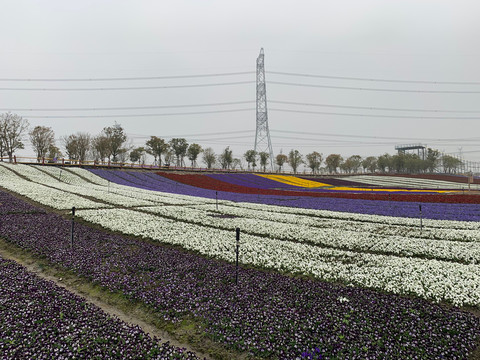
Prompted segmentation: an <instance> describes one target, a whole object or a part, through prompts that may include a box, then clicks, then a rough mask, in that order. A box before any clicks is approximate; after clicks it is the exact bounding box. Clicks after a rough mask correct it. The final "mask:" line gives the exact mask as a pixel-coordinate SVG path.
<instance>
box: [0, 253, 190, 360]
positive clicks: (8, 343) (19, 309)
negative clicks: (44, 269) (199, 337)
mask: <svg viewBox="0 0 480 360" xmlns="http://www.w3.org/2000/svg"><path fill="white" fill-rule="evenodd" d="M0 310H1V314H2V318H1V320H0V353H1V354H2V359H61V358H63V359H72V358H75V359H79V358H82V359H92V358H97V359H139V358H142V359H191V360H193V359H198V358H197V357H196V356H195V354H194V353H192V352H187V351H185V350H184V349H178V348H175V347H173V346H170V345H169V344H168V343H163V344H160V343H158V340H157V339H152V338H151V337H150V336H148V335H147V334H145V333H144V332H143V331H142V330H141V329H140V328H138V327H133V326H130V325H127V324H125V323H123V322H122V321H120V320H118V319H115V318H112V317H109V316H107V315H106V314H105V313H103V312H102V311H101V310H100V309H99V308H97V307H96V306H94V305H92V304H90V303H86V302H85V300H84V299H83V298H81V297H78V296H76V295H73V294H72V293H70V292H68V291H67V290H65V289H64V288H61V287H59V286H57V285H55V284H54V283H53V282H49V281H46V280H43V279H41V278H39V277H37V276H36V275H34V274H32V273H30V272H28V271H27V270H26V269H25V268H23V267H21V266H20V265H18V264H16V263H15V262H13V261H11V260H6V259H4V258H2V257H1V256H0Z"/></svg>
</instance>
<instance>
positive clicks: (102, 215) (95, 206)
mask: <svg viewBox="0 0 480 360" xmlns="http://www.w3.org/2000/svg"><path fill="white" fill-rule="evenodd" d="M162 175H164V174H163V173H162ZM218 175H226V176H225V178H223V180H219V179H218V177H219V176H218ZM218 175H211V176H209V177H208V179H203V178H201V176H203V175H198V176H199V177H200V178H197V180H198V183H196V182H195V181H194V180H193V178H192V177H189V178H188V181H186V180H185V179H184V178H182V179H181V180H182V181H175V178H176V177H180V176H182V177H183V176H186V175H176V174H168V176H167V175H165V176H160V175H158V174H152V173H148V172H135V171H119V170H117V171H115V170H100V169H92V170H91V171H88V170H85V169H73V168H72V169H63V170H62V171H60V169H59V168H56V167H47V166H45V167H41V166H28V165H9V164H0V187H2V188H5V189H7V190H9V191H10V192H12V193H16V194H18V195H22V196H24V197H26V198H28V199H31V200H33V201H34V202H35V203H38V204H41V205H43V206H46V207H39V206H36V205H32V204H29V203H26V202H25V201H23V200H20V199H19V198H18V197H14V196H12V195H10V194H7V193H6V192H0V237H2V238H5V239H8V241H10V242H12V243H15V244H16V245H18V246H20V247H22V248H25V249H28V250H30V251H32V252H33V253H35V254H38V255H41V256H43V257H46V258H47V259H48V260H49V261H50V262H51V263H53V264H57V265H59V266H62V267H64V268H67V269H70V270H72V271H74V272H76V273H77V274H79V275H82V276H84V277H85V278H87V279H90V280H91V281H92V282H95V283H98V284H100V285H101V286H103V287H105V288H107V289H110V290H112V291H120V292H122V293H123V294H125V296H126V297H127V298H129V299H132V300H133V301H141V302H142V303H144V304H146V305H148V306H151V307H152V308H153V309H155V311H157V312H158V314H160V316H161V317H162V319H163V321H166V322H173V323H178V322H180V321H184V319H186V318H193V319H195V320H196V321H197V324H201V325H199V326H201V327H202V329H203V330H202V331H203V332H204V333H205V336H206V337H208V339H210V340H213V341H215V342H217V343H219V344H222V345H223V346H225V347H226V348H228V349H232V350H235V351H239V352H247V353H249V354H250V355H251V356H254V357H257V358H274V359H275V358H278V359H297V358H299V359H302V358H315V359H316V358H322V359H323V358H348V359H366V358H370V359H378V358H382V359H395V358H404V359H406V358H415V357H416V358H426V359H432V358H435V359H436V358H446V359H466V358H467V357H468V354H469V353H470V352H471V351H472V350H473V348H474V347H475V346H476V345H477V344H478V339H479V336H480V319H479V318H478V317H477V316H475V315H473V314H472V313H469V312H466V311H462V310H460V309H459V308H457V307H458V306H469V307H472V308H474V309H479V308H480V224H479V223H478V220H479V218H480V204H479V202H478V201H477V198H476V197H475V196H473V197H468V199H464V202H463V203H462V202H460V203H456V202H453V201H452V200H448V201H445V202H435V201H429V202H421V203H419V202H412V201H407V199H417V200H418V199H422V198H418V196H420V195H418V194H416V195H411V194H408V195H406V196H413V197H407V198H404V199H403V200H401V201H394V200H391V201H385V200H365V199H362V198H355V197H353V196H352V197H351V198H348V197H329V196H321V197H319V196H309V195H310V194H311V191H309V190H305V191H302V190H301V191H292V190H290V189H289V188H288V187H289V186H297V187H298V185H291V184H285V187H283V190H272V189H271V188H270V187H268V188H267V185H265V186H264V188H262V184H265V183H264V182H263V181H268V182H271V181H274V180H271V179H265V178H262V177H259V176H255V177H256V178H257V179H254V178H250V176H248V175H247V174H244V175H241V176H239V177H238V178H233V175H237V174H232V175H227V174H218ZM238 175H240V174H238ZM227 176H228V178H230V180H229V182H228V181H225V180H227ZM251 176H253V175H251ZM204 177H207V176H204ZM209 179H211V180H212V181H210V180H209ZM220 182H221V183H223V184H224V185H222V186H223V188H219V189H216V190H215V189H210V188H208V186H211V185H212V184H218V183H220ZM234 182H237V184H234ZM242 182H243V183H244V185H241V184H242ZM254 182H256V183H257V184H258V185H257V187H253V186H252V184H254ZM247 183H248V184H250V186H247ZM270 184H271V183H270ZM270 184H269V185H268V186H270ZM207 185H208V186H207ZM229 186H230V188H231V189H234V190H240V189H243V188H247V189H249V190H247V191H248V192H246V193H243V192H238V191H227V188H228V187H229ZM279 188H282V187H281V186H280V187H279ZM262 190H263V191H265V193H263V192H262ZM255 191H257V192H255ZM270 191H274V193H269V192H270ZM275 191H278V193H276V192H275ZM61 194H63V197H62V195H61ZM322 194H323V193H322ZM396 196H400V195H396ZM421 196H434V198H429V200H433V199H436V198H439V197H441V196H443V197H453V198H457V197H460V195H442V194H435V195H431V194H430V195H421ZM217 199H218V202H217ZM419 204H422V227H421V228H420V219H419ZM309 205H310V206H309ZM72 206H75V207H76V209H77V212H76V214H77V216H78V217H79V218H81V219H83V220H84V223H82V224H80V223H78V224H76V233H75V239H74V248H73V249H72V248H71V246H70V240H69V231H70V221H69V220H68V219H66V218H64V217H63V216H62V215H61V214H55V213H53V212H51V211H50V210H49V208H51V209H58V210H60V211H64V213H66V214H67V213H68V211H67V212H65V210H69V209H71V207H72ZM89 224H95V225H97V226H98V225H100V226H101V227H102V228H104V229H105V230H108V231H105V230H100V229H98V228H94V227H92V226H90V225H89ZM236 227H239V228H240V229H241V237H240V254H239V261H240V263H241V267H240V270H239V283H238V285H236V284H235V282H234V278H235V266H234V265H233V263H234V260H235V252H234V249H235V231H234V230H235V228H236ZM109 231H115V232H116V234H115V235H114V234H112V233H111V232H109ZM121 234H124V235H121ZM131 236H134V237H131ZM145 240H147V241H145ZM165 245H174V247H171V246H165ZM7 267H8V266H7ZM265 270H267V271H265ZM292 275H296V276H293V277H292ZM2 286H3V285H2ZM112 331H115V330H112ZM119 336H120V335H119ZM0 344H1V341H0ZM148 346H150V345H148ZM142 351H143V350H142ZM148 351H150V350H148ZM159 351H160V350H159ZM162 351H163V350H162ZM175 351H176V350H175ZM183 355H185V354H183ZM183 355H182V356H183ZM185 356H186V355H185ZM172 358H174V357H172Z"/></svg>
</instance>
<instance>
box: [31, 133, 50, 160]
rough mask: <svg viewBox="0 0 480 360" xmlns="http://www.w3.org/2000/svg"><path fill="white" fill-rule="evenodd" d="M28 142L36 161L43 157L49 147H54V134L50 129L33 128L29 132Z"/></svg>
mask: <svg viewBox="0 0 480 360" xmlns="http://www.w3.org/2000/svg"><path fill="white" fill-rule="evenodd" d="M29 135H30V142H31V144H32V147H33V149H34V150H35V152H36V153H37V161H40V159H41V158H43V157H45V155H46V154H47V152H48V150H49V149H50V147H51V146H52V145H53V146H54V145H55V134H54V132H53V130H52V128H49V127H46V126H35V128H34V129H33V130H32V131H30V133H29Z"/></svg>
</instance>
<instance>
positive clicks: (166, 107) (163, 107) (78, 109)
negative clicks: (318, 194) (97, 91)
mask: <svg viewBox="0 0 480 360" xmlns="http://www.w3.org/2000/svg"><path fill="white" fill-rule="evenodd" d="M253 103H255V101H254V100H253V101H231V102H223V103H209V104H181V105H152V106H123V107H98V108H36V109H33V108H32V109H21V108H17V109H15V108H3V109H2V108H0V111H105V110H107V111H110V110H147V109H168V108H189V107H203V106H224V105H239V104H253Z"/></svg>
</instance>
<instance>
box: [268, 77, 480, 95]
mask: <svg viewBox="0 0 480 360" xmlns="http://www.w3.org/2000/svg"><path fill="white" fill-rule="evenodd" d="M268 83H269V84H277V85H287V86H303V87H314V88H324V89H338V90H361V91H385V92H402V93H430V94H480V90H478V91H475V90H410V89H385V88H364V87H354V86H333V85H315V84H300V83H289V82H282V81H271V80H269V81H268Z"/></svg>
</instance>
